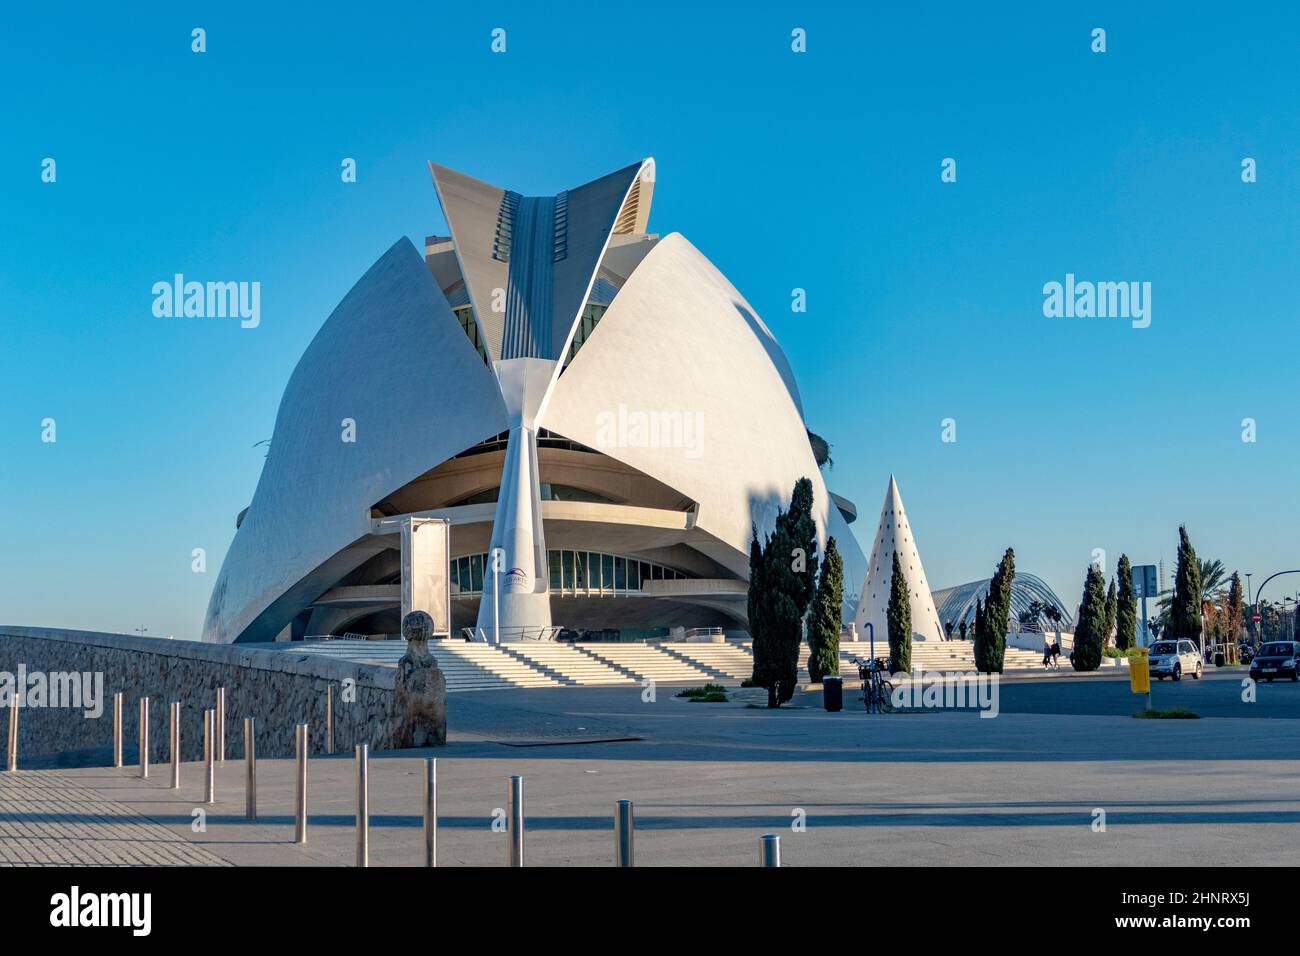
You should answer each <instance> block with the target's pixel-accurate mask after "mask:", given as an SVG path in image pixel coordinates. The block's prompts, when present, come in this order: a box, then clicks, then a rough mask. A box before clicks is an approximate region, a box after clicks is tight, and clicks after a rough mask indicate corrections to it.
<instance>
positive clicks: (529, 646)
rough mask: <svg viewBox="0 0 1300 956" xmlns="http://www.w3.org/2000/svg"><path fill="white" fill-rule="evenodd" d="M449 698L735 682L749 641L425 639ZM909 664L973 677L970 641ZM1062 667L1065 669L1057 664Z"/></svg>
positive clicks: (1013, 661) (374, 655) (305, 645)
mask: <svg viewBox="0 0 1300 956" xmlns="http://www.w3.org/2000/svg"><path fill="white" fill-rule="evenodd" d="M262 646H265V647H267V648H272V649H275V650H283V651H285V652H286V653H301V654H320V655H323V656H327V657H335V658H339V659H342V660H353V661H362V662H365V663H369V664H383V665H387V666H390V667H391V666H395V665H396V664H397V662H398V661H399V660H400V659H401V657H402V655H403V654H405V653H406V642H405V641H303V642H294V643H292V644H266V645H262ZM429 650H430V653H432V654H433V656H434V657H435V658H437V660H438V666H439V667H440V668H441V669H442V672H443V675H444V677H445V678H446V680H447V690H448V692H449V693H454V692H457V691H472V690H505V689H508V688H511V687H600V686H618V685H628V684H637V683H640V682H641V681H643V680H647V679H649V680H654V681H658V682H661V683H687V682H689V683H694V684H707V683H710V682H719V681H720V682H724V683H736V682H739V681H743V680H745V679H746V678H748V677H749V676H750V675H752V674H753V671H754V654H753V644H752V642H750V641H746V640H739V639H734V638H729V639H728V640H727V641H725V642H724V643H720V644H712V643H696V642H690V641H687V642H675V643H659V644H643V643H627V644H619V643H600V642H593V643H587V644H576V645H575V644H557V643H553V642H539V641H520V642H514V643H509V644H503V645H501V646H494V645H491V644H478V643H469V642H466V641H459V640H449V641H431V642H430V644H429ZM875 650H876V656H878V657H885V656H887V655H888V654H889V645H888V644H887V643H885V642H883V641H877V642H876V648H875ZM869 655H870V644H869V643H868V642H867V641H857V642H854V643H848V642H842V643H841V644H840V676H841V677H843V678H844V679H845V680H856V679H857V669H856V667H855V666H854V665H853V664H852V658H853V657H855V656H857V657H862V658H866V657H868V656H869ZM912 663H913V666H919V667H920V668H921V669H922V670H923V671H973V670H974V669H975V658H974V651H973V649H972V646H971V642H970V641H943V642H925V643H921V642H918V643H916V644H914V645H912ZM1004 666H1005V669H1006V671H1008V672H1012V671H1016V670H1024V669H1030V670H1040V669H1041V668H1042V654H1040V653H1038V652H1036V651H1029V650H1022V649H1020V648H1014V647H1009V648H1007V651H1006V657H1005V659H1004ZM1062 666H1063V667H1064V666H1068V664H1063V665H1062ZM808 679H809V678H808V646H807V645H806V644H805V645H804V646H803V648H802V649H801V652H800V655H799V680H800V681H803V682H807V681H808Z"/></svg>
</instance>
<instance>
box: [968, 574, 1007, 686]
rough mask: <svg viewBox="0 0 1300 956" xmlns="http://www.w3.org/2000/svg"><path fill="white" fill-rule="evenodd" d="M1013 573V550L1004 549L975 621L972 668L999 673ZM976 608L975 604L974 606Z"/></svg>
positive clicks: (1005, 645)
mask: <svg viewBox="0 0 1300 956" xmlns="http://www.w3.org/2000/svg"><path fill="white" fill-rule="evenodd" d="M1015 576H1016V553H1015V551H1013V550H1012V549H1011V548H1007V550H1006V553H1005V554H1004V555H1002V560H1001V561H1000V562H998V569H997V570H996V571H994V572H993V579H992V580H991V581H989V593H988V597H987V599H986V600H985V602H984V613H983V614H981V615H979V616H978V617H977V618H976V620H975V648H974V650H975V669H976V670H978V671H981V672H982V673H985V674H993V673H997V674H1001V673H1002V660H1003V657H1004V656H1005V654H1006V648H1007V614H1008V613H1010V611H1011V582H1012V581H1013V580H1014V579H1015ZM977 607H978V605H977Z"/></svg>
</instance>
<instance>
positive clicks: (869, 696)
mask: <svg viewBox="0 0 1300 956" xmlns="http://www.w3.org/2000/svg"><path fill="white" fill-rule="evenodd" d="M852 662H853V663H854V664H856V665H857V666H858V677H860V678H861V679H862V700H863V701H864V702H865V703H866V705H867V713H868V714H883V713H888V712H889V711H892V710H893V709H894V699H893V697H894V685H893V684H892V683H891V682H890V680H889V658H888V657H877V658H875V659H874V660H865V659H863V658H861V657H855V658H853V659H852Z"/></svg>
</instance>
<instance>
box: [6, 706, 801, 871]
mask: <svg viewBox="0 0 1300 956" xmlns="http://www.w3.org/2000/svg"><path fill="white" fill-rule="evenodd" d="M225 696H226V695H225V688H224V687H220V688H218V689H217V696H216V706H215V707H213V708H209V709H207V710H204V711H203V769H204V801H205V802H206V803H209V804H212V803H216V773H215V770H216V764H218V763H224V762H225V750H226V747H225ZM123 703H124V698H123V694H122V692H121V691H119V692H117V693H115V694H114V695H113V766H114V767H121V766H122V734H123V721H122V709H123ZM18 710H19V707H18V704H17V702H16V701H15V702H13V703H12V704H11V705H10V708H9V740H8V744H9V745H8V767H9V770H10V771H14V770H16V769H17V766H18ZM332 710H333V694H332V688H327V690H326V698H325V712H326V731H325V749H326V752H327V753H333V752H334V728H333V724H334V721H333V714H332ZM168 711H169V717H170V725H169V728H168V731H169V732H168V749H169V750H170V757H171V789H173V790H176V789H179V788H180V751H181V705H180V702H179V701H173V702H172V703H171V704H170V706H169V708H168ZM309 740H310V738H309V734H308V725H307V724H306V723H298V724H297V725H296V726H295V727H294V749H295V774H294V843H296V844H299V845H304V844H306V843H307V755H308V750H309ZM355 760H356V865H357V866H359V867H365V866H369V865H370V747H369V744H368V743H360V744H357V745H356V748H355ZM140 776H141V777H142V778H147V777H148V776H149V698H148V697H143V698H141V699H140ZM423 785H424V799H423V810H424V865H425V866H427V867H436V866H437V865H438V761H437V760H436V759H434V758H428V759H426V760H425V774H424V780H423ZM244 794H245V819H246V820H247V821H249V822H256V820H257V753H256V723H255V721H254V718H252V717H246V718H244ZM508 796H509V809H508V812H507V818H506V834H507V837H508V840H507V842H508V847H509V849H508V863H509V865H510V866H512V867H522V866H523V865H524V830H525V827H524V778H523V777H522V776H518V775H515V776H512V777H510V780H509V790H508ZM635 833H636V824H635V817H634V813H633V804H632V801H631V800H619V801H618V802H617V803H616V805H615V809H614V865H615V866H617V867H632V866H635V865H636V847H635ZM758 865H759V866H761V867H779V866H780V865H781V838H780V837H779V836H777V835H776V834H772V833H768V834H764V835H763V836H761V837H759V847H758Z"/></svg>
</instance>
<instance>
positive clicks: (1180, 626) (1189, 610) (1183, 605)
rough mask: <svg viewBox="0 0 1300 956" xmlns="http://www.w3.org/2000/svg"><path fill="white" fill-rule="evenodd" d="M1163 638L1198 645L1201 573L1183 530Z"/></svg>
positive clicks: (1181, 531)
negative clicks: (1165, 633) (1166, 628)
mask: <svg viewBox="0 0 1300 956" xmlns="http://www.w3.org/2000/svg"><path fill="white" fill-rule="evenodd" d="M1166 636H1167V637H1169V638H1170V639H1172V640H1177V639H1179V638H1184V637H1185V638H1187V639H1188V640H1189V641H1194V642H1196V643H1198V644H1199V643H1200V639H1201V569H1200V565H1199V564H1198V563H1197V561H1196V550H1195V549H1194V548H1193V547H1192V542H1191V541H1190V540H1189V539H1188V537H1187V528H1185V527H1179V529H1178V570H1177V572H1176V573H1175V575H1174V598H1173V601H1172V602H1171V603H1170V605H1169V629H1168V634H1167V635H1166Z"/></svg>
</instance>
